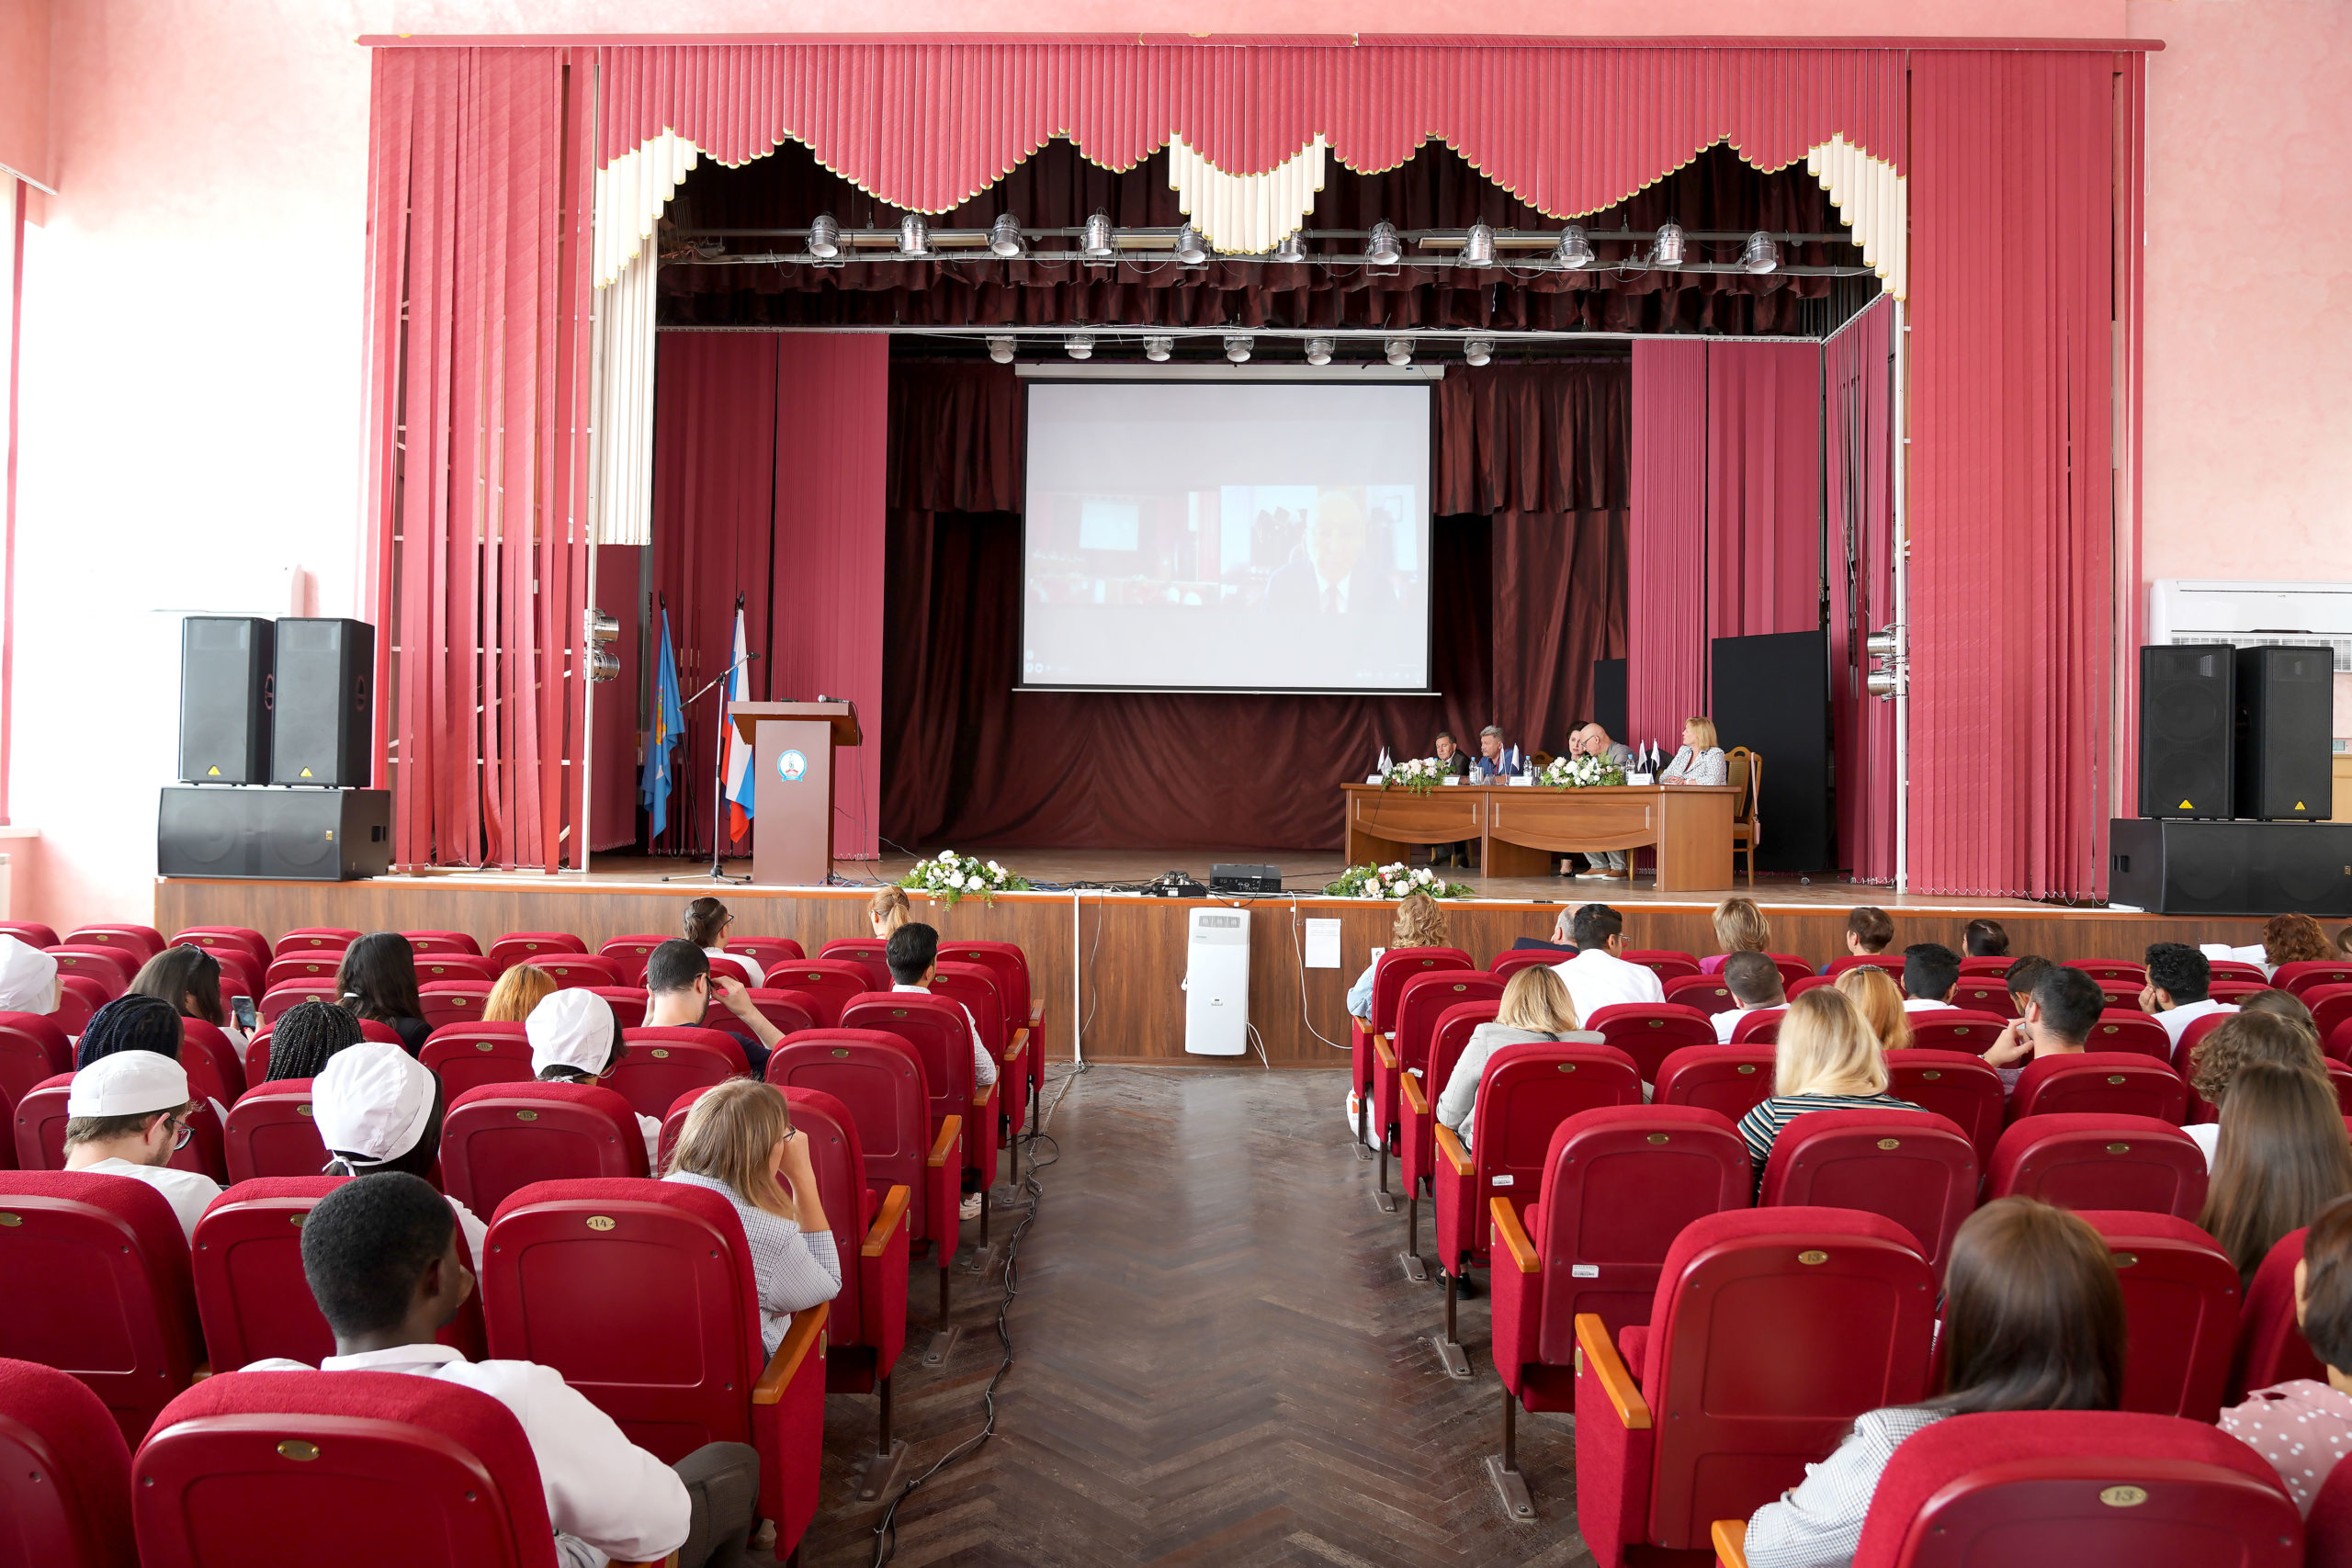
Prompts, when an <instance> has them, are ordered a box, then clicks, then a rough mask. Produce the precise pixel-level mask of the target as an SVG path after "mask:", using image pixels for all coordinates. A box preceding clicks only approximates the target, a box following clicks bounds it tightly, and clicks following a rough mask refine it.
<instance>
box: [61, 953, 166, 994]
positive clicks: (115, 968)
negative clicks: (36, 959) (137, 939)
mask: <svg viewBox="0 0 2352 1568" xmlns="http://www.w3.org/2000/svg"><path fill="white" fill-rule="evenodd" d="M49 955H50V956H51V958H54V959H56V960H57V972H58V973H59V974H60V975H79V976H83V977H84V978H85V979H91V980H96V982H97V983H98V985H99V987H101V988H102V989H104V990H105V992H106V994H107V1000H108V1001H112V1000H113V999H114V998H117V997H119V996H120V995H122V993H123V992H125V991H127V990H129V989H130V977H131V976H133V975H136V974H137V973H139V965H140V964H141V963H144V962H145V960H143V959H141V960H139V961H138V962H133V961H132V957H131V955H130V953H126V952H124V951H123V950H122V949H121V948H119V947H76V946H74V945H73V944H72V943H70V942H69V943H66V944H63V945H62V946H58V947H52V948H51V949H50V950H49Z"/></svg>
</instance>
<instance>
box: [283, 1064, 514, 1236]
mask: <svg viewBox="0 0 2352 1568" xmlns="http://www.w3.org/2000/svg"><path fill="white" fill-rule="evenodd" d="M442 1110H443V1107H442V1103H441V1080H440V1079H438V1078H436V1077H434V1076H433V1073H432V1071H431V1069H429V1068H428V1067H426V1066H425V1065H424V1063H422V1062H420V1061H418V1060H417V1059H416V1058H415V1057H413V1056H412V1055H409V1054H408V1053H407V1052H405V1051H403V1050H401V1048H400V1047H399V1046H397V1045H395V1044H393V1043H390V1041H388V1040H363V1041H361V1042H360V1043H358V1044H356V1045H354V1046H353V1047H351V1049H349V1050H347V1051H340V1052H337V1053H336V1054H335V1057H334V1060H333V1061H331V1062H329V1063H328V1064H327V1065H326V1066H325V1068H324V1069H322V1071H321V1072H320V1074H319V1076H318V1077H316V1078H314V1079H312V1080H311V1122H312V1124H313V1125H315V1126H316V1127H317V1128H318V1130H319V1141H320V1142H321V1143H322V1144H324V1145H326V1150H327V1165H326V1174H327V1175H329V1176H372V1175H374V1174H375V1173H377V1172H378V1171H382V1170H401V1171H406V1172H407V1173H408V1174H409V1175H411V1176H416V1177H422V1178H424V1179H425V1180H427V1181H431V1180H433V1177H434V1173H435V1169H436V1168H438V1167H439V1165H440V1160H441V1112H442ZM449 1212H450V1213H453V1214H455V1215H457V1216H458V1225H459V1226H460V1227H461V1228H462V1229H463V1230H464V1231H465V1233H466V1255H467V1256H468V1257H469V1258H472V1259H473V1260H474V1261H475V1262H476V1263H477V1264H479V1263H480V1262H481V1259H482V1247H483V1245H484V1244H485V1242H487V1240H488V1239H489V1236H490V1227H489V1226H488V1225H486V1224H483V1223H482V1222H481V1220H480V1219H479V1218H477V1217H476V1216H475V1214H474V1212H473V1211H472V1210H471V1209H469V1208H467V1207H466V1206H465V1205H464V1204H463V1203H460V1202H459V1201H458V1200H456V1199H455V1198H452V1199H450V1200H449Z"/></svg>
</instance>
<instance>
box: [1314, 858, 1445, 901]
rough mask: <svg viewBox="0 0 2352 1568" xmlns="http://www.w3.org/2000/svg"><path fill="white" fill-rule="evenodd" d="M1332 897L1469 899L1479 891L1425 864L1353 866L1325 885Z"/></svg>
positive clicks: (1401, 863)
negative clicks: (1445, 878)
mask: <svg viewBox="0 0 2352 1568" xmlns="http://www.w3.org/2000/svg"><path fill="white" fill-rule="evenodd" d="M1323 891H1324V893H1325V894H1326V895H1327V896H1328V897H1333V898H1404V897H1409V896H1411V895H1413V894H1415V893H1426V894H1428V895H1429V896H1430V897H1432V898H1467V897H1470V896H1471V895H1472V894H1474V893H1476V891H1477V889H1476V888H1475V887H1472V886H1470V885H1469V884H1468V883H1466V882H1445V881H1442V880H1440V879H1439V877H1438V874H1437V873H1435V872H1433V871H1431V870H1430V868H1429V867H1427V866H1425V865H1407V864H1406V863H1404V862H1402V861H1398V862H1397V863H1396V864H1394V865H1351V866H1350V867H1348V869H1347V870H1346V871H1344V872H1342V873H1340V880H1339V881H1337V882H1333V883H1329V884H1328V885H1326V886H1325V887H1324V889H1323Z"/></svg>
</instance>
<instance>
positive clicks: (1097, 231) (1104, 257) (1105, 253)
mask: <svg viewBox="0 0 2352 1568" xmlns="http://www.w3.org/2000/svg"><path fill="white" fill-rule="evenodd" d="M1078 254H1080V255H1082V256H1084V257H1085V258H1086V259H1087V260H1088V261H1110V260H1112V259H1113V258H1114V257H1115V256H1116V255H1117V254H1119V247H1118V244H1117V243H1116V242H1115V241H1114V238H1113V237H1112V233H1111V215H1110V214H1109V213H1107V212H1098V213H1096V214H1095V215H1094V216H1093V217H1091V218H1090V219H1088V220H1086V237H1085V238H1084V239H1082V240H1080V242H1079V243H1078Z"/></svg>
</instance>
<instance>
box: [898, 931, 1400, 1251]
mask: <svg viewBox="0 0 2352 1568" xmlns="http://www.w3.org/2000/svg"><path fill="white" fill-rule="evenodd" d="M1413 897H1415V898H1419V897H1423V896H1422V895H1420V894H1418V893H1417V894H1415V895H1414V896H1413ZM1405 902H1406V903H1408V904H1409V903H1411V902H1412V899H1411V898H1408V899H1407V900H1405ZM1431 907H1432V908H1434V907H1435V906H1434V905H1433V904H1432V906H1431ZM1443 918H1444V917H1443V916H1442V915H1440V917H1439V919H1441V920H1442V919H1443ZM1404 923H1405V911H1404V908H1403V907H1402V906H1399V907H1398V908H1397V925H1398V926H1399V927H1400V928H1401V927H1402V926H1403V925H1404ZM1442 936H1443V933H1442V932H1441V933H1440V937H1441V940H1442ZM882 956H883V960H884V962H886V963H888V964H889V965H890V989H892V990H893V991H923V992H928V991H929V990H930V989H931V983H932V981H933V979H935V978H937V977H938V975H939V933H938V932H937V931H933V930H932V928H931V927H929V926H927V925H925V924H923V923H922V921H921V920H910V921H908V922H907V923H906V924H905V925H903V926H900V927H899V929H898V930H897V931H892V932H891V933H890V942H889V945H888V946H887V947H885V948H884V949H883V950H882ZM956 1007H957V1008H958V1009H960V1010H962V1011H963V1014H964V1027H965V1028H967V1029H968V1030H970V1031H971V1032H972V1081H973V1083H974V1084H975V1085H977V1086H978V1088H981V1089H986V1088H987V1087H988V1086H989V1085H990V1084H992V1083H994V1082H996V1058H995V1057H993V1056H991V1055H989V1048H988V1046H987V1044H986V1043H983V1042H982V1041H981V1039H980V1026H979V1025H978V1024H977V1023H975V1022H973V1021H972V1011H971V1010H970V1009H969V1008H966V1007H964V1004H963V1003H961V1002H958V1003H956ZM965 1179H966V1180H967V1181H969V1180H972V1179H973V1177H972V1175H971V1173H970V1172H968V1171H967V1172H966V1173H965ZM986 1198H987V1194H985V1193H983V1192H981V1191H979V1190H977V1189H975V1190H972V1191H969V1192H967V1193H965V1194H964V1203H963V1207H962V1209H961V1211H960V1214H961V1217H962V1218H964V1219H967V1220H977V1219H978V1218H979V1217H980V1205H981V1203H982V1202H983V1201H986Z"/></svg>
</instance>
